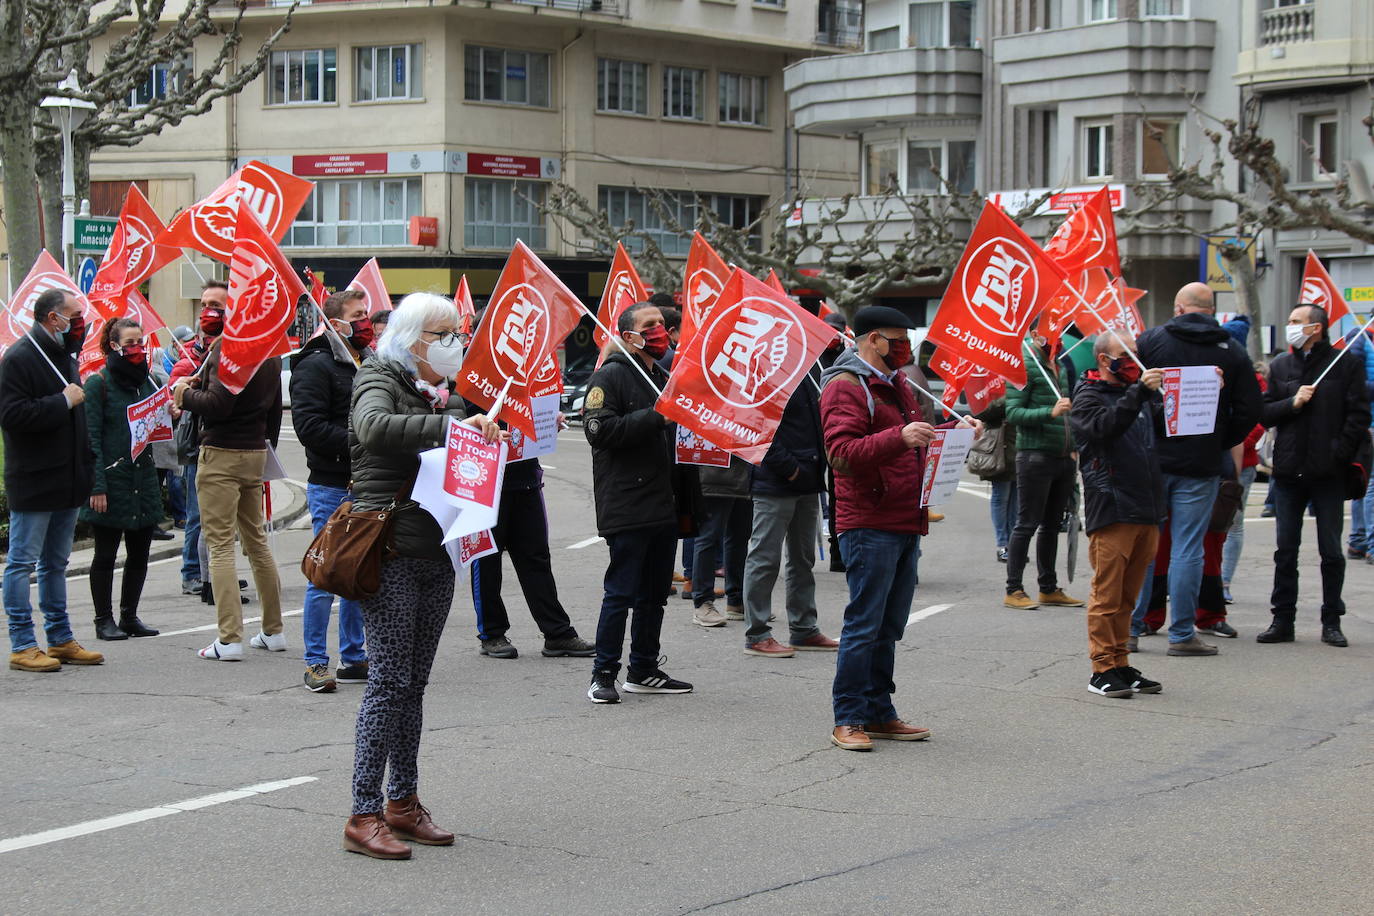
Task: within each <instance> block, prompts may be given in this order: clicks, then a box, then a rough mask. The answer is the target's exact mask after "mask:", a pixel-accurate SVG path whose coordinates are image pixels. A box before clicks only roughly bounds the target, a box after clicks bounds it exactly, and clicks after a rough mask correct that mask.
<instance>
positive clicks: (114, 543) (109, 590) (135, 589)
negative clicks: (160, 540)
mask: <svg viewBox="0 0 1374 916" xmlns="http://www.w3.org/2000/svg"><path fill="white" fill-rule="evenodd" d="M91 533H92V534H93V535H94V536H95V556H94V557H92V558H91V604H93V605H95V616H97V617H105V616H107V615H109V614H111V613H112V608H111V607H110V602H111V600H112V596H113V593H114V569H115V554H116V553H118V551H119V541H120V539H121V538H123V540H124V581H123V582H122V583H120V586H119V612H120V613H121V614H136V613H138V600H139V598H141V597H142V596H143V582H144V580H146V579H147V578H148V550H149V548H150V547H151V546H152V544H153V529H152V528H135V529H131V530H128V529H124V528H111V527H109V526H108V525H95V524H92V525H91Z"/></svg>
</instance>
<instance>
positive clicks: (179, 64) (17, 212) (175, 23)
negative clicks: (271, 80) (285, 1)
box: [0, 0, 295, 269]
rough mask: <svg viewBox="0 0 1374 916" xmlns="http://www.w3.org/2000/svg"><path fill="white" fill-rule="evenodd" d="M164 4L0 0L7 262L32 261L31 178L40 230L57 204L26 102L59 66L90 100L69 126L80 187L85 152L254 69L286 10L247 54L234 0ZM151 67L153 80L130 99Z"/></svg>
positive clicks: (203, 104) (48, 87)
mask: <svg viewBox="0 0 1374 916" xmlns="http://www.w3.org/2000/svg"><path fill="white" fill-rule="evenodd" d="M168 6H169V4H168V3H167V2H166V0H114V2H110V0H0V160H3V162H4V166H5V176H6V181H5V197H4V215H5V222H6V228H7V230H8V235H9V243H10V257H11V258H12V259H13V260H14V261H15V262H17V263H18V264H19V265H23V266H27V265H28V264H29V263H30V262H32V260H33V258H34V257H36V256H37V254H38V250H39V248H40V247H41V246H42V235H41V233H40V231H39V221H38V212H37V207H36V197H35V194H34V181H35V180H37V182H38V185H39V188H40V195H41V198H42V200H43V206H44V208H45V210H46V211H47V216H48V219H47V220H46V225H47V226H48V227H49V231H50V233H51V232H52V231H53V228H52V227H55V226H57V225H60V223H59V222H58V221H57V220H55V219H54V218H53V217H54V216H55V215H56V213H57V212H59V211H60V200H59V199H58V195H59V193H60V189H59V187H58V184H57V180H56V177H55V176H56V175H57V174H59V169H58V168H57V167H56V166H57V164H58V163H59V162H60V158H59V157H60V152H59V151H58V133H57V127H56V125H55V124H54V123H53V121H52V120H51V119H50V118H49V117H48V116H47V113H46V112H45V111H44V110H43V109H41V108H39V106H38V102H39V101H40V100H41V99H42V98H43V97H44V96H46V95H66V94H68V93H66V92H65V91H64V90H58V89H57V84H58V83H59V82H60V81H61V80H62V79H63V78H64V77H66V75H67V74H68V73H69V72H70V71H72V70H76V72H77V74H78V76H79V77H80V83H81V91H80V92H79V93H73V94H71V95H73V97H79V98H81V99H84V100H85V101H88V102H92V103H94V104H95V106H96V108H95V111H94V112H93V114H92V116H91V117H90V118H88V119H87V120H86V122H85V123H83V124H82V125H81V126H80V127H78V128H77V130H76V131H75V132H74V134H73V158H74V161H75V167H76V175H77V193H78V196H81V195H83V193H88V191H87V189H88V188H89V185H90V179H89V162H90V156H91V153H92V152H94V151H95V150H97V149H99V148H100V147H104V146H133V145H135V144H137V143H138V142H139V141H140V140H142V139H143V138H144V137H147V136H151V135H155V134H157V133H159V132H161V131H162V129H163V128H165V127H171V126H175V125H177V124H180V123H181V122H182V121H183V120H185V119H186V118H190V117H195V116H196V115H200V114H204V113H205V112H206V111H208V110H209V109H210V106H211V105H212V104H214V102H215V101H217V100H219V99H222V98H225V97H227V96H231V95H234V94H236V93H238V92H239V91H241V90H242V89H243V88H244V86H246V85H247V84H248V83H249V82H251V81H252V80H254V79H256V78H257V77H258V76H259V75H260V74H261V73H262V71H263V70H264V69H265V68H266V66H267V63H268V61H269V59H270V55H271V50H272V47H273V46H274V45H275V44H276V42H277V41H278V39H280V38H281V36H282V35H283V34H284V33H285V32H286V30H287V29H289V28H290V25H291V16H292V13H293V12H294V10H295V4H294V3H293V4H292V5H291V6H290V7H289V8H287V9H286V11H285V14H284V16H283V18H282V20H281V21H280V22H279V23H278V24H277V25H276V27H275V28H274V29H273V30H272V31H271V33H270V34H269V35H268V37H267V38H266V40H264V41H263V43H262V44H261V45H260V46H258V47H257V48H256V49H254V50H253V56H252V57H251V58H249V59H247V60H241V59H240V54H239V49H240V45H241V44H242V41H243V35H242V32H241V24H242V20H243V15H244V11H245V8H246V4H245V3H243V2H241V0H240V2H225V0H187V2H186V3H185V4H184V5H183V4H172V7H173V8H174V9H176V10H177V12H175V14H174V15H173V14H172V13H170V12H169V11H168ZM106 35H109V36H113V40H112V42H111V44H110V45H109V47H108V49H107V50H106V52H105V53H104V55H103V57H102V58H101V60H99V61H92V59H91V58H92V55H91V44H92V42H93V41H95V40H96V39H98V38H100V37H102V36H106ZM207 36H208V37H211V38H214V39H215V40H216V41H217V47H216V49H215V52H214V53H213V54H212V55H211V57H210V59H209V60H208V61H206V62H205V63H204V64H203V65H202V66H201V67H199V68H196V67H193V66H191V65H189V63H188V61H189V60H190V59H191V55H190V52H191V51H192V49H193V48H194V46H195V43H196V41H197V40H198V39H200V38H202V37H207ZM155 72H162V73H165V79H162V80H159V81H155V82H154V91H153V92H151V93H147V94H146V97H144V98H136V97H135V92H136V91H137V90H139V89H140V88H141V87H143V86H145V85H147V84H148V83H149V82H150V81H152V80H153V77H154V74H155ZM26 176H28V177H26ZM49 244H50V245H51V246H53V247H56V244H57V240H56V239H55V238H51V237H50V238H49ZM20 269H23V268H22V267H21V268H20Z"/></svg>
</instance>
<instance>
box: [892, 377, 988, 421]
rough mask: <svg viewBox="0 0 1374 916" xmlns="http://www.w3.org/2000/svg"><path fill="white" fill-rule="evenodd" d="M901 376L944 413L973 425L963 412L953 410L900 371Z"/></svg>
mask: <svg viewBox="0 0 1374 916" xmlns="http://www.w3.org/2000/svg"><path fill="white" fill-rule="evenodd" d="M902 378H904V379H906V383H907V384H908V385H910V386H911V387H912V388H915V389H916V390H917V391H919V392H920V393H921V394H923V395H925V396H926V397H928V398H930V399H931V400H932V401H934V402H935V403H936V404H938V405H940V409H941V410H943V411H944V412H945V413H947V414H949V415H950V416H951V417H958V418H959V419H960V420H962V421H963V422H965V423H967V424H968V425H970V426H972V425H973V420H972V419H971V418H969V417H966V416H964V415H963V414H961V413H960V412H959V411H957V410H954V409H953V408H950V407H948V406H946V405H945V402H944V401H942V400H940V399H939V398H937V397H936V396H935V395H933V394H931V393H930V392H929V391H926V390H925V389H924V388H922V387H921V386H920V385H918V384H916V383H915V382H914V381H913V380H912V378H911V376H909V375H907V374H906V373H905V372H903V373H902Z"/></svg>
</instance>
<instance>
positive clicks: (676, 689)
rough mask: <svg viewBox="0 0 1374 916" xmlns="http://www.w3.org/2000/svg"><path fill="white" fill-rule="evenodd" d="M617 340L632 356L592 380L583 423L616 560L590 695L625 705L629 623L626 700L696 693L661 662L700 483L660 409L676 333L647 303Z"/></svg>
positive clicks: (601, 520) (626, 315)
mask: <svg viewBox="0 0 1374 916" xmlns="http://www.w3.org/2000/svg"><path fill="white" fill-rule="evenodd" d="M615 330H616V333H617V334H618V335H619V337H620V339H621V343H622V345H623V346H624V347H625V349H626V350H628V351H629V353H630V354H631V355H626V354H625V353H621V352H619V351H618V350H616V351H612V352H610V355H608V356H607V357H606V361H605V362H604V363H603V364H602V366H601V368H600V369H598V370H596V372H595V373H594V374H593V375H592V377H591V379H590V380H589V382H588V387H587V400H586V412H585V414H584V420H583V430H584V432H585V434H586V436H587V441H588V442H589V443H591V446H592V488H593V495H594V498H595V501H596V527H597V530H598V532H599V533H600V534H601V536H602V537H603V538H605V539H606V546H607V547H608V548H609V550H610V561H609V563H608V564H607V566H606V576H605V583H604V590H605V592H604V596H603V598H602V601H601V617H600V620H599V622H598V623H597V628H596V661H595V662H594V663H593V668H592V680H591V684H590V685H589V686H588V688H587V697H588V698H589V699H590V700H591V701H592V702H593V703H619V702H620V694H619V693H618V692H617V690H616V686H615V678H616V673H617V672H618V671H619V670H620V657H621V654H622V652H623V651H624V645H625V622H626V619H627V617H629V616H630V615H631V614H633V621H632V622H631V624H630V666H629V671H628V672H627V673H626V675H625V690H626V691H627V692H628V693H690V692H691V691H692V685H691V684H689V683H687V682H686V681H680V680H677V679H675V678H671V677H669V676H668V675H667V674H666V673H664V671H663V670H662V669H661V668H660V667H659V665H660V664H661V660H660V659H659V657H658V649H659V631H660V630H661V629H662V627H663V605H664V602H665V601H667V598H668V588H669V585H670V584H671V581H672V575H673V557H674V555H675V554H676V552H677V542H678V537H679V535H680V534H683V533H686V532H684V531H683V530H682V528H681V527H680V526H681V524H682V521H681V520H682V519H683V517H684V516H687V517H690V516H691V514H692V510H693V509H694V508H695V504H696V502H697V501H698V495H697V492H696V489H697V480H696V475H695V474H693V473H692V469H691V468H690V467H688V466H685V465H682V466H680V465H675V464H674V460H673V458H674V454H675V448H674V440H675V433H674V427H673V426H672V424H670V423H668V421H667V420H666V419H665V418H664V417H663V415H662V414H660V413H658V412H657V411H656V410H655V409H654V404H655V402H656V401H657V399H658V393H659V390H661V389H662V387H663V386H664V385H665V384H666V383H667V380H668V378H667V376H666V375H665V374H664V372H663V370H662V369H660V368H659V367H658V364H657V361H658V360H659V359H661V358H662V357H663V354H664V353H666V352H667V351H668V332H667V330H665V329H664V327H663V314H662V313H661V312H660V311H659V310H658V308H657V307H656V306H653V305H650V304H649V303H647V302H638V303H635V304H634V305H631V306H630V307H629V308H627V309H626V310H625V311H624V312H622V313H621V314H620V318H619V319H618V320H617V322H616V328H615ZM632 360H633V362H632ZM693 573H694V575H697V576H700V575H701V574H702V573H703V570H701V569H694V570H693Z"/></svg>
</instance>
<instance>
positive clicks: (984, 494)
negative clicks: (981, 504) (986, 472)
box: [959, 483, 992, 500]
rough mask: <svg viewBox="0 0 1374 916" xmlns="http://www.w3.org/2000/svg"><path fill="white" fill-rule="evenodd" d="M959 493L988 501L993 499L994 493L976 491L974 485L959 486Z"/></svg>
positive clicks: (962, 484)
mask: <svg viewBox="0 0 1374 916" xmlns="http://www.w3.org/2000/svg"><path fill="white" fill-rule="evenodd" d="M959 492H960V493H967V494H968V495H969V496H977V497H978V498H979V499H987V500H991V499H992V491H990V490H975V489H974V488H973V485H972V484H964V483H961V484H959Z"/></svg>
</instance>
